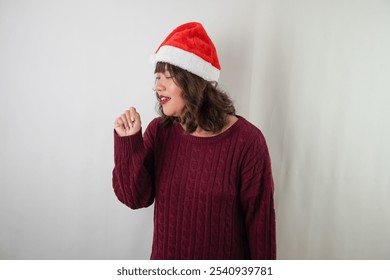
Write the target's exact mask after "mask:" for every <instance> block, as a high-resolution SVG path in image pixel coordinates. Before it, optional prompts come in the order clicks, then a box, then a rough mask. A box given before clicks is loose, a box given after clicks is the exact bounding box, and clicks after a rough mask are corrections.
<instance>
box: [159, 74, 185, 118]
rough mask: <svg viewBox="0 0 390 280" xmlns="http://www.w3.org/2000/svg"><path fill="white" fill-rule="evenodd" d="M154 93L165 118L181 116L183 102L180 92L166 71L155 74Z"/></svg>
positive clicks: (183, 106)
mask: <svg viewBox="0 0 390 280" xmlns="http://www.w3.org/2000/svg"><path fill="white" fill-rule="evenodd" d="M156 91H157V94H158V96H159V98H160V99H159V101H160V104H161V106H162V108H163V112H164V114H165V115H166V116H172V117H181V116H183V114H184V108H185V101H184V99H183V97H182V91H181V89H180V88H179V87H178V86H177V85H176V83H175V81H174V79H173V77H172V76H171V74H170V73H169V71H168V70H166V69H165V72H164V73H156Z"/></svg>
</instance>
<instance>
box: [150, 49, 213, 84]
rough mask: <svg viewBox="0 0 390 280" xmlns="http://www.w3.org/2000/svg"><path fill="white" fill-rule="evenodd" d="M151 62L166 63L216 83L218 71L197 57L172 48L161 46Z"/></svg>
mask: <svg viewBox="0 0 390 280" xmlns="http://www.w3.org/2000/svg"><path fill="white" fill-rule="evenodd" d="M152 59H153V62H154V63H155V64H156V63H157V62H166V63H169V64H172V65H175V66H178V67H180V68H183V69H185V70H187V71H189V72H191V73H193V74H195V75H198V76H200V77H202V78H203V79H205V80H207V81H210V82H218V78H219V72H220V70H219V69H217V68H216V67H214V66H213V65H212V64H211V63H209V62H207V61H205V60H204V59H202V58H200V57H199V56H197V55H195V54H193V53H190V52H187V51H185V50H182V49H179V48H176V47H173V46H161V48H160V49H159V50H158V52H157V53H156V54H155V55H154V57H153V58H152Z"/></svg>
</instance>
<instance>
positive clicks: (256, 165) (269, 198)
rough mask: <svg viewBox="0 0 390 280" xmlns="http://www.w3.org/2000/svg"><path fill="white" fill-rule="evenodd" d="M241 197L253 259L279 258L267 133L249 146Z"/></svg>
mask: <svg viewBox="0 0 390 280" xmlns="http://www.w3.org/2000/svg"><path fill="white" fill-rule="evenodd" d="M241 183H242V185H241V191H240V199H241V205H242V209H243V211H244V216H245V224H246V232H247V238H248V242H249V248H250V254H251V258H252V259H269V260H273V259H276V233H275V231H276V230H275V209H274V198H273V193H274V183H273V178H272V170H271V160H270V156H269V152H268V148H267V145H266V142H265V139H264V136H263V135H262V134H260V137H257V139H256V140H255V141H254V143H252V144H251V145H250V146H249V149H248V151H247V153H246V156H245V159H244V162H243V168H242V173H241Z"/></svg>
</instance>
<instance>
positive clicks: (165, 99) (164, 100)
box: [159, 95, 171, 105]
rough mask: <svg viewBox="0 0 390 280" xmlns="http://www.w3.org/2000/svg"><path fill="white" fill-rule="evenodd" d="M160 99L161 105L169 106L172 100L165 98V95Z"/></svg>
mask: <svg viewBox="0 0 390 280" xmlns="http://www.w3.org/2000/svg"><path fill="white" fill-rule="evenodd" d="M159 99H160V104H161V105H164V104H167V103H168V102H169V101H170V100H171V98H170V97H168V96H164V95H160V96H159Z"/></svg>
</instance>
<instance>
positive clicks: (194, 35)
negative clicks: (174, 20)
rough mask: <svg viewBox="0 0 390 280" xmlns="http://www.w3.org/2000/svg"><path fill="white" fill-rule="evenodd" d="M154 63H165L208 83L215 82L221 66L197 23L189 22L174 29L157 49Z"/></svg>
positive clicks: (204, 32) (207, 38)
mask: <svg viewBox="0 0 390 280" xmlns="http://www.w3.org/2000/svg"><path fill="white" fill-rule="evenodd" d="M152 59H153V61H154V63H156V62H166V63H169V64H172V65H175V66H178V67H180V68H182V69H185V70H187V71H189V72H191V73H193V74H195V75H198V76H200V77H202V78H203V79H205V80H207V81H210V82H217V81H218V78H219V72H220V70H221V66H220V65H219V61H218V56H217V50H216V48H215V46H214V44H213V42H212V41H211V39H210V37H209V36H208V35H207V32H206V30H205V29H204V28H203V26H202V25H201V24H200V23H198V22H189V23H185V24H183V25H180V26H179V27H177V28H175V29H174V30H173V31H172V32H171V33H170V34H169V35H168V37H167V38H166V39H165V40H164V41H163V42H162V43H161V45H160V46H159V47H158V49H157V51H156V53H155V54H154V56H153V58H152Z"/></svg>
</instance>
